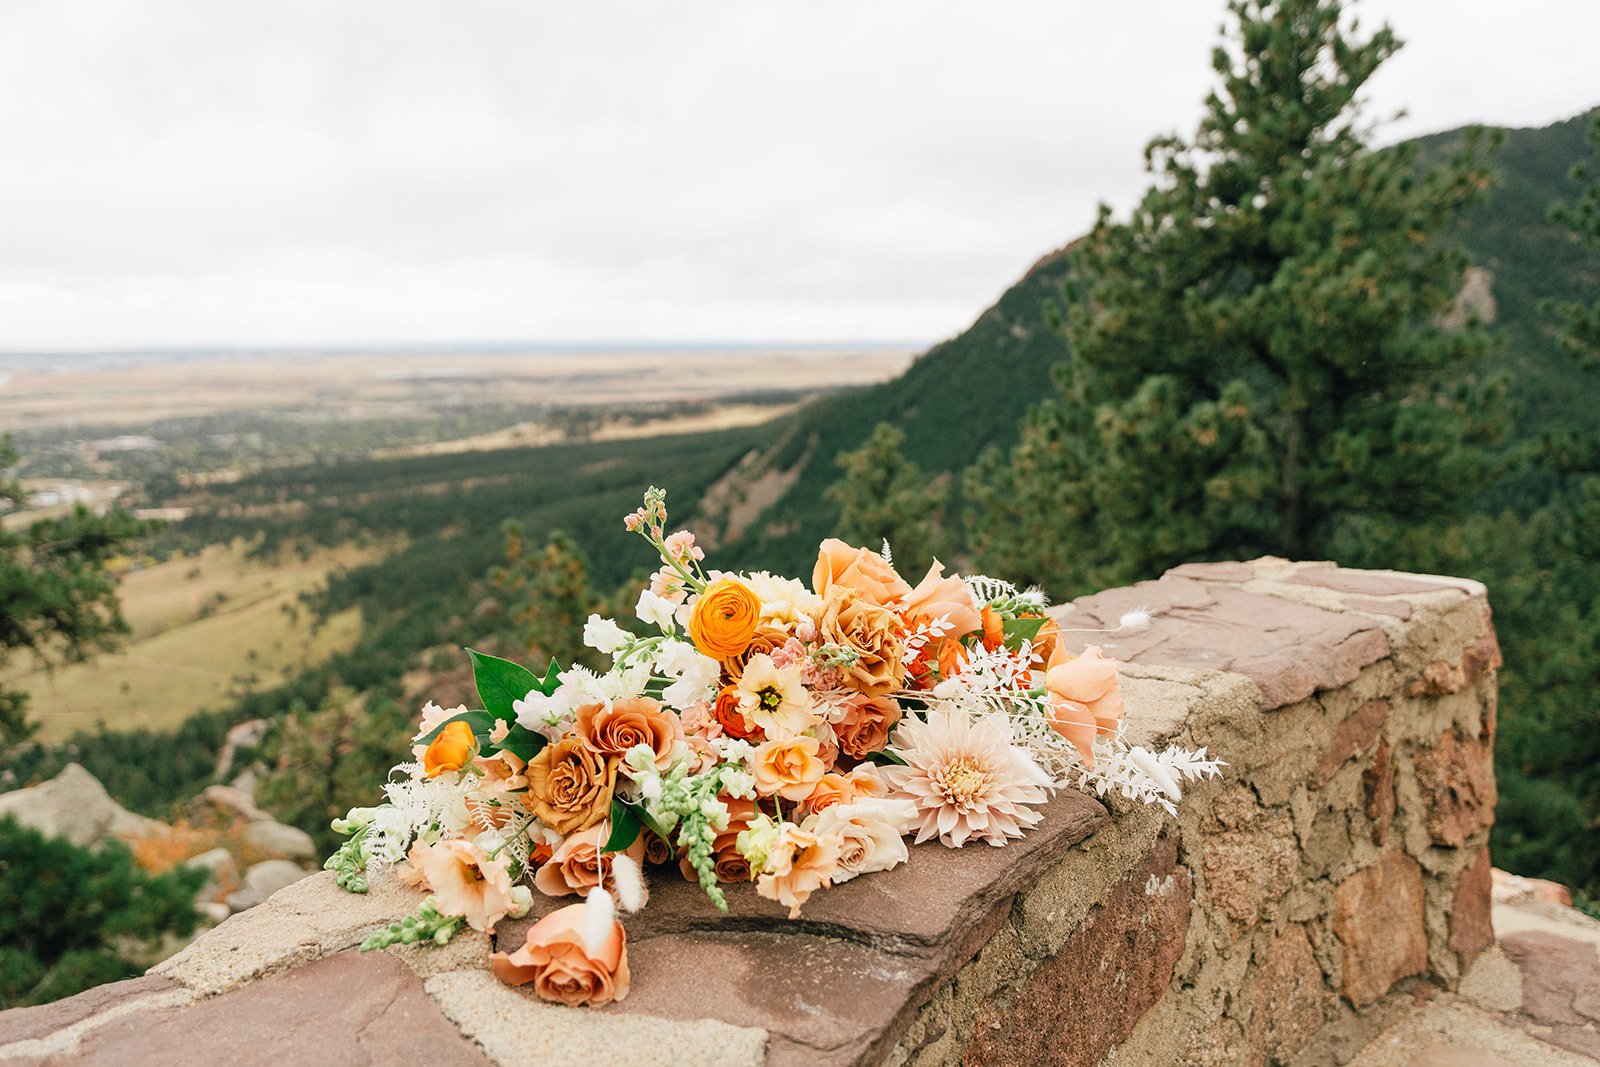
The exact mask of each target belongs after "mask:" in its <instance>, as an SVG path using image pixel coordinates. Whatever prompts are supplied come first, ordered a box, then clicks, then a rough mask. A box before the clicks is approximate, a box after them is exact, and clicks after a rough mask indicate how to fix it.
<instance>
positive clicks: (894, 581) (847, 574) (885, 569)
mask: <svg viewBox="0 0 1600 1067" xmlns="http://www.w3.org/2000/svg"><path fill="white" fill-rule="evenodd" d="M834 586H844V587H845V588H847V589H853V590H855V591H856V592H857V593H860V594H861V595H862V596H864V597H866V598H867V599H868V600H869V601H871V602H872V603H874V604H877V605H878V606H879V607H886V606H888V605H890V604H894V603H898V602H899V601H900V600H901V599H902V598H903V597H905V596H906V595H907V594H909V593H910V592H911V587H910V586H909V585H907V584H906V580H905V579H904V578H902V577H900V575H899V574H897V573H896V572H895V569H894V567H892V566H891V565H890V564H889V562H888V560H886V559H884V558H883V557H882V556H880V555H878V554H877V553H876V552H868V551H867V550H866V549H864V548H851V547H850V546H849V545H847V544H845V543H844V542H843V541H841V540H839V539H838V538H837V537H830V538H828V540H826V541H824V542H822V544H821V546H820V547H819V548H818V550H817V565H816V568H815V569H814V570H812V572H811V588H812V589H815V590H816V591H817V595H818V596H827V595H828V590H830V589H832V588H833V587H834Z"/></svg>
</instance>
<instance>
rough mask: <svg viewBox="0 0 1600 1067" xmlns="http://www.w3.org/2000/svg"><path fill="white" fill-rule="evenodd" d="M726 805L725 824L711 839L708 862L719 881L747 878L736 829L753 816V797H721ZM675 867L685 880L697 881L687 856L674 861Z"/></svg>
mask: <svg viewBox="0 0 1600 1067" xmlns="http://www.w3.org/2000/svg"><path fill="white" fill-rule="evenodd" d="M722 802H723V803H724V804H726V805H727V806H728V828H727V829H726V830H723V831H722V832H721V833H719V834H717V838H716V840H715V841H713V842H712V843H711V855H712V866H713V868H714V869H715V870H716V872H717V881H719V882H748V881H749V880H750V861H749V860H747V859H745V857H744V853H742V852H740V851H739V844H738V841H739V831H740V830H743V829H745V828H746V827H747V826H749V825H750V824H751V822H752V821H754V819H755V817H756V805H755V802H754V801H750V800H737V799H735V798H733V797H727V796H725V797H723V798H722ZM678 869H679V870H680V871H681V872H682V873H683V877H684V879H685V880H686V881H690V882H698V881H699V880H700V875H699V873H698V872H697V871H695V869H694V865H693V864H691V863H690V862H689V858H688V856H685V857H684V858H682V859H680V860H679V861H678Z"/></svg>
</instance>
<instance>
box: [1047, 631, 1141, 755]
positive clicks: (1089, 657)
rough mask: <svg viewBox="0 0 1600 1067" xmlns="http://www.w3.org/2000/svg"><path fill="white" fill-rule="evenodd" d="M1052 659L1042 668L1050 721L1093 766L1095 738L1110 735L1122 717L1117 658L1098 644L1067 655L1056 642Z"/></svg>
mask: <svg viewBox="0 0 1600 1067" xmlns="http://www.w3.org/2000/svg"><path fill="white" fill-rule="evenodd" d="M1052 660H1053V662H1052V663H1051V664H1050V669H1049V670H1047V671H1046V672H1045V676H1044V680H1045V688H1046V689H1048V690H1049V693H1050V710H1051V717H1050V725H1051V726H1053V727H1055V729H1056V732H1057V733H1059V734H1061V736H1062V737H1065V738H1066V739H1067V740H1068V741H1071V742H1072V744H1073V745H1074V747H1076V748H1077V750H1078V753H1079V754H1080V755H1081V756H1082V757H1083V762H1084V763H1085V764H1087V765H1088V766H1090V767H1093V766H1094V747H1093V746H1094V739H1095V737H1096V736H1097V735H1104V736H1107V737H1110V736H1113V735H1114V734H1115V733H1116V731H1117V723H1118V721H1120V720H1121V718H1122V682H1121V680H1120V679H1119V678H1118V676H1117V661H1116V660H1114V659H1106V658H1105V656H1104V655H1102V654H1101V652H1100V648H1099V646H1098V645H1090V646H1089V647H1088V648H1086V649H1084V650H1083V653H1082V654H1081V655H1078V656H1074V657H1072V658H1070V659H1069V658H1067V655H1066V653H1065V652H1064V651H1063V649H1062V646H1061V645H1060V644H1057V645H1056V648H1055V652H1054V655H1053V656H1052Z"/></svg>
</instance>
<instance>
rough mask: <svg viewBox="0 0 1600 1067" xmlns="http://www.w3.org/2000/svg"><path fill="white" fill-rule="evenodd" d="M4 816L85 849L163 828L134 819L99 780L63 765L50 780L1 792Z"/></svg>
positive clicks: (76, 767) (140, 817)
mask: <svg viewBox="0 0 1600 1067" xmlns="http://www.w3.org/2000/svg"><path fill="white" fill-rule="evenodd" d="M7 815H10V816H13V817H15V818H16V820H17V821H18V822H19V823H21V824H22V825H24V826H30V827H32V828H33V829H35V830H38V831H39V832H40V833H43V834H50V835H52V836H55V837H64V838H66V839H67V840H68V841H71V842H72V843H73V844H74V845H79V846H85V847H86V846H89V845H94V844H98V843H99V842H101V841H104V840H107V839H108V838H121V839H130V838H139V837H146V836H148V835H149V834H151V833H153V832H155V831H156V830H159V829H164V826H163V824H161V823H159V822H157V821H156V820H154V819H147V818H145V817H144V816H143V815H135V814H134V813H133V812H131V811H128V810H127V809H126V808H124V807H123V806H122V805H121V804H118V803H117V802H116V801H115V800H112V799H111V794H109V793H107V792H106V788H105V786H103V785H101V784H100V780H99V779H98V778H96V777H95V776H94V775H92V774H90V773H89V772H88V771H86V770H84V769H83V768H82V767H80V766H79V765H78V764H76V763H69V764H67V765H66V767H64V768H63V769H62V771H61V773H60V774H58V775H56V776H55V777H54V778H52V779H50V780H49V781H48V782H42V783H40V784H39V785H35V786H29V787H28V788H27V789H18V790H15V791H14V792H10V793H3V794H0V818H4V817H5V816H7Z"/></svg>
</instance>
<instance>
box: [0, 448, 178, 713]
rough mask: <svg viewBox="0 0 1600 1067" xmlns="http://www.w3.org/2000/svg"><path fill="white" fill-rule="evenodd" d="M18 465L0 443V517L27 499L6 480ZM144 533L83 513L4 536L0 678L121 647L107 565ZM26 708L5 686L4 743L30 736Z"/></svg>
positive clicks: (124, 521)
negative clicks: (17, 662)
mask: <svg viewBox="0 0 1600 1067" xmlns="http://www.w3.org/2000/svg"><path fill="white" fill-rule="evenodd" d="M16 462H17V453H16V450H15V449H13V448H12V447H11V443H10V441H9V439H0V512H3V511H4V510H6V508H5V507H4V506H3V505H8V504H9V505H12V506H16V507H20V506H22V504H23V501H24V499H25V496H24V494H23V491H22V487H21V486H20V485H18V484H17V483H16V482H14V481H12V480H10V479H8V478H6V477H5V472H6V471H8V470H9V469H11V468H12V467H13V466H14V465H15V464H16ZM145 528H146V524H144V523H141V522H139V521H138V520H136V519H134V518H133V517H132V516H130V515H129V514H128V513H127V512H125V511H112V512H110V513H108V514H106V515H96V514H94V513H93V512H91V511H89V510H88V509H87V508H85V507H83V506H82V505H79V506H78V507H76V508H75V509H73V511H72V513H71V514H69V515H66V516H63V517H61V518H55V519H44V520H41V521H39V522H35V523H33V524H31V525H30V526H29V527H28V528H27V529H26V530H24V531H20V532H18V531H8V530H5V529H0V676H3V675H4V673H5V668H7V667H8V666H9V665H10V664H11V662H12V661H13V660H14V659H15V658H16V656H17V654H18V653H27V654H28V655H29V656H31V658H32V661H33V662H34V663H38V664H43V665H45V666H54V665H56V664H60V663H74V662H79V661H81V660H84V659H87V658H88V657H89V656H91V655H92V654H94V653H95V652H102V651H109V650H110V649H112V648H114V647H116V639H117V638H118V637H119V636H121V635H122V634H125V633H127V630H128V627H127V623H126V622H125V621H124V620H123V618H122V609H121V605H120V604H119V603H118V601H117V578H116V575H114V574H112V573H111V572H110V571H108V570H107V569H106V561H107V560H108V559H110V557H111V556H112V555H114V554H115V553H116V552H117V551H118V549H119V548H121V546H123V545H124V544H125V543H126V542H127V541H129V540H130V539H132V538H134V537H136V536H138V535H139V534H140V533H142V532H144V530H145ZM27 701H28V695H27V694H26V693H23V692H20V691H17V690H11V689H7V688H5V687H4V686H0V740H3V741H5V742H6V743H7V744H15V743H17V742H20V741H24V740H26V739H27V738H28V737H30V736H32V734H33V733H34V731H35V729H36V727H35V726H34V725H33V724H30V723H29V722H28V721H27V718H26V715H25V709H26V705H27Z"/></svg>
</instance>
